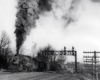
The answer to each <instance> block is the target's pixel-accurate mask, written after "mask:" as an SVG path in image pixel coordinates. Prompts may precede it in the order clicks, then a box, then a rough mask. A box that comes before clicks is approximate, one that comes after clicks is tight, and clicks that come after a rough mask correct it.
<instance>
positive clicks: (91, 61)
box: [83, 51, 100, 80]
mask: <svg viewBox="0 0 100 80" xmlns="http://www.w3.org/2000/svg"><path fill="white" fill-rule="evenodd" d="M83 53H93V54H94V56H83V57H84V58H86V61H84V62H86V63H87V62H88V63H92V69H93V70H92V72H93V73H95V74H96V80H98V72H97V63H99V62H100V61H97V59H96V58H100V57H99V56H96V54H97V53H100V51H84V52H83ZM87 58H92V60H90V59H87ZM93 59H94V60H93ZM93 63H95V65H93ZM93 77H94V75H93Z"/></svg>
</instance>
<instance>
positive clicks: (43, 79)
mask: <svg viewBox="0 0 100 80" xmlns="http://www.w3.org/2000/svg"><path fill="white" fill-rule="evenodd" d="M59 76H61V74H57V73H47V74H42V75H38V76H33V77H27V78H23V79H20V80H52V78H55V77H59Z"/></svg>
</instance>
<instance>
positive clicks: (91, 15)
mask: <svg viewBox="0 0 100 80" xmlns="http://www.w3.org/2000/svg"><path fill="white" fill-rule="evenodd" d="M19 2H20V5H22V3H25V2H26V3H25V5H26V4H27V5H28V7H29V8H28V9H27V10H26V7H25V10H24V11H26V13H25V14H26V16H25V15H23V14H22V16H21V15H20V17H18V21H19V22H20V23H21V24H20V25H22V26H23V28H22V30H21V31H23V33H20V32H17V31H20V29H21V28H20V29H19V28H16V32H17V33H16V34H17V40H18V42H17V49H19V48H20V47H21V46H23V47H24V48H25V50H26V51H25V53H23V54H26V55H32V54H36V53H35V52H36V51H39V49H41V48H44V47H46V46H47V45H51V46H52V47H53V49H55V50H61V49H63V47H64V46H66V48H67V49H71V48H72V46H74V47H75V49H77V50H78V56H80V57H79V58H80V59H82V53H83V50H94V49H96V50H97V49H98V50H99V47H100V45H99V44H98V43H99V42H100V38H99V36H98V34H100V31H99V30H100V8H99V7H100V3H99V0H26V1H25V0H23V1H22V0H21V1H19ZM18 9H19V11H18V12H19V13H20V10H23V9H22V8H21V7H19V8H18ZM24 16H25V18H23V17H24ZM17 25H18V24H17ZM22 26H21V27H22ZM32 27H34V28H32ZM19 33H20V34H19ZM29 33H30V34H29ZM28 34H29V35H28ZM98 46H99V47H98Z"/></svg>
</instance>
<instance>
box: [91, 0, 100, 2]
mask: <svg viewBox="0 0 100 80" xmlns="http://www.w3.org/2000/svg"><path fill="white" fill-rule="evenodd" d="M91 1H93V2H100V0H91Z"/></svg>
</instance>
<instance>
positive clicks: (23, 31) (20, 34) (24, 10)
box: [15, 0, 52, 54]
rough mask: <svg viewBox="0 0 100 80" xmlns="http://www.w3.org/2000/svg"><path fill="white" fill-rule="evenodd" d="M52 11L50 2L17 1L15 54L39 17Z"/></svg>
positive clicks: (43, 0) (36, 0)
mask: <svg viewBox="0 0 100 80" xmlns="http://www.w3.org/2000/svg"><path fill="white" fill-rule="evenodd" d="M50 10H52V5H51V0H19V1H18V12H17V20H16V25H15V27H16V30H15V34H16V47H17V54H18V52H19V49H20V47H21V45H22V44H23V42H24V41H25V39H26V36H27V35H29V33H30V31H31V29H32V28H34V27H35V23H36V20H37V19H39V15H40V14H42V13H43V12H45V11H50Z"/></svg>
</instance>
